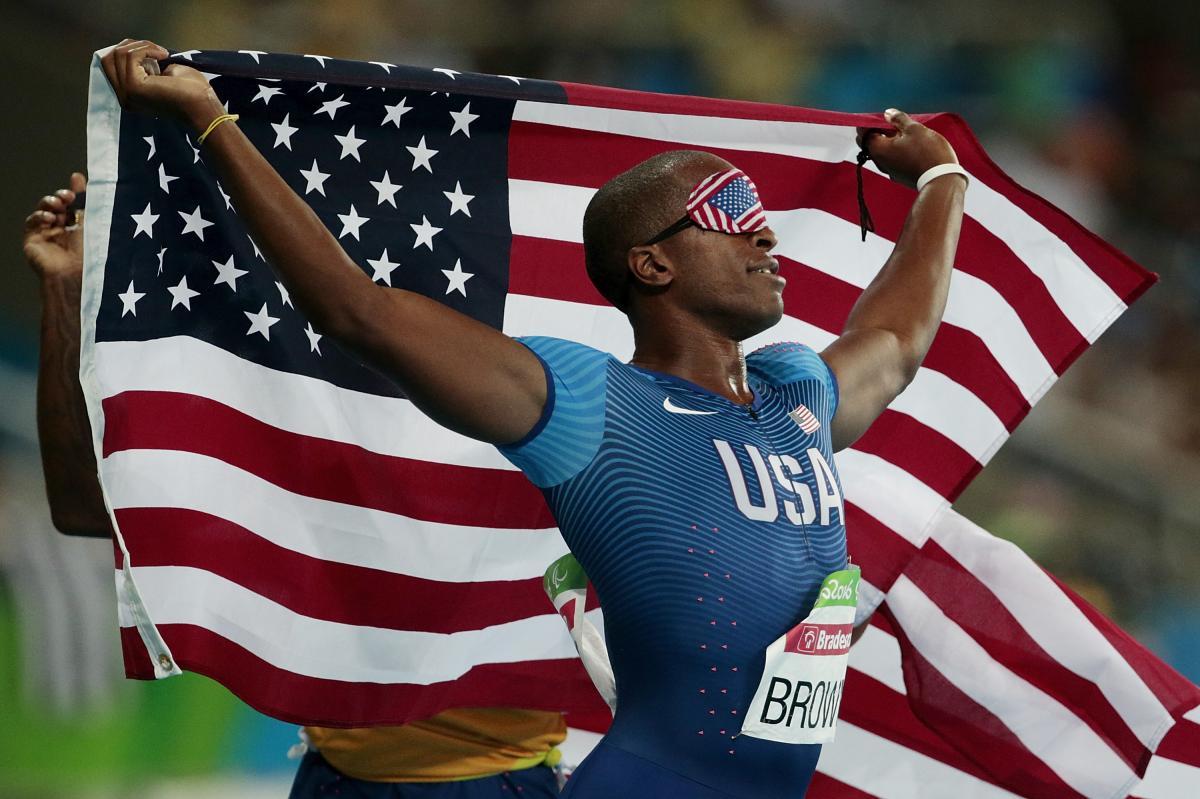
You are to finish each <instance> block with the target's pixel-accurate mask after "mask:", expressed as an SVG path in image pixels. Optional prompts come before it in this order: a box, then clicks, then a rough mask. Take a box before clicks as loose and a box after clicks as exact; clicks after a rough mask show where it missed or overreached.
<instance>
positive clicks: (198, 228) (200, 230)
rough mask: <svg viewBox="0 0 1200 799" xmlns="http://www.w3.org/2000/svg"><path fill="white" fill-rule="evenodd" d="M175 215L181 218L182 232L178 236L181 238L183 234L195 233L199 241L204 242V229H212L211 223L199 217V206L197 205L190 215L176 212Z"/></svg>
mask: <svg viewBox="0 0 1200 799" xmlns="http://www.w3.org/2000/svg"><path fill="white" fill-rule="evenodd" d="M176 213H178V214H179V215H180V216H181V217H183V230H182V231H181V232H180V234H179V235H181V236H182V235H183V234H184V233H195V234H196V235H197V236H199V237H200V241H204V229H205V228H206V227H212V224H213V223H212V222H209V221H208V220H207V219H205V218H204V217H202V216H200V206H198V205H197V206H196V210H195V211H192V212H191V213H190V214H185V213H184V212H183V211H177V212H176Z"/></svg>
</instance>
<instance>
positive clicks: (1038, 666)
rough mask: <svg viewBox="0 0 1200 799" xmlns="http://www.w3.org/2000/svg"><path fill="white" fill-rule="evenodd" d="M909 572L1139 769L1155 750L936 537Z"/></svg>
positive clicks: (999, 658)
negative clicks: (940, 544)
mask: <svg viewBox="0 0 1200 799" xmlns="http://www.w3.org/2000/svg"><path fill="white" fill-rule="evenodd" d="M904 574H905V576H906V577H908V578H909V579H910V580H912V581H913V583H915V584H916V585H917V587H918V588H920V589H921V591H923V592H924V593H925V595H926V596H928V597H929V598H930V599H931V600H933V602H934V603H935V604H936V605H937V606H938V607H939V608H940V609H941V610H942V611H943V612H944V613H945V614H946V615H947V617H948V618H950V619H951V620H952V621H954V622H955V623H957V624H958V625H959V627H961V628H962V629H963V631H964V632H966V633H967V634H968V635H970V636H971V638H972V639H974V640H975V642H976V643H978V644H979V645H980V646H981V647H983V649H984V650H985V651H986V652H987V653H988V655H990V656H991V658H992V659H993V660H995V661H996V662H997V663H999V664H1000V665H1002V666H1004V667H1005V668H1007V669H1009V670H1010V671H1012V672H1013V673H1014V674H1016V675H1017V676H1018V677H1020V678H1021V679H1023V680H1025V681H1027V682H1029V683H1030V684H1032V685H1034V686H1035V687H1037V688H1040V689H1041V690H1042V691H1044V692H1045V693H1047V694H1049V695H1050V696H1051V697H1053V698H1054V699H1056V700H1058V701H1059V702H1061V703H1062V704H1063V705H1064V706H1065V707H1066V708H1067V709H1068V710H1069V711H1071V712H1072V713H1073V714H1074V715H1075V716H1076V717H1077V718H1078V719H1079V721H1080V722H1081V723H1083V724H1087V725H1088V726H1089V727H1091V729H1092V731H1093V732H1095V733H1096V735H1097V736H1099V737H1100V738H1101V739H1102V740H1103V741H1104V742H1105V743H1107V744H1108V745H1109V746H1110V747H1112V749H1113V750H1114V751H1115V752H1116V753H1117V754H1118V755H1119V756H1120V757H1121V759H1122V760H1124V761H1125V763H1126V764H1127V765H1128V766H1129V767H1130V768H1132V769H1133V770H1135V771H1138V772H1139V773H1140V772H1141V771H1142V770H1144V769H1145V767H1146V763H1148V762H1149V760H1150V754H1151V753H1150V751H1149V750H1148V749H1146V747H1145V746H1143V745H1142V743H1141V741H1139V740H1138V738H1137V736H1136V735H1135V734H1134V733H1133V731H1132V730H1130V729H1129V725H1127V724H1126V723H1125V721H1124V719H1122V718H1121V715H1120V714H1119V713H1118V712H1117V710H1116V709H1115V708H1113V706H1112V705H1111V704H1109V702H1108V700H1107V699H1106V698H1105V696H1104V693H1103V692H1102V691H1101V690H1100V688H1099V686H1097V685H1096V683H1094V682H1093V681H1091V680H1088V679H1086V678H1084V677H1080V676H1079V675H1077V674H1075V673H1073V672H1071V671H1070V670H1068V669H1067V668H1065V667H1064V666H1063V665H1062V664H1061V663H1059V662H1058V661H1057V660H1056V659H1054V658H1053V657H1051V656H1050V655H1049V654H1047V653H1046V651H1045V650H1044V649H1042V647H1041V645H1040V644H1039V643H1038V642H1037V640H1036V639H1034V638H1033V637H1032V636H1030V635H1029V633H1028V632H1026V630H1025V628H1024V627H1023V626H1022V625H1021V623H1020V622H1019V621H1017V619H1016V618H1015V617H1014V616H1013V615H1012V613H1010V612H1009V610H1008V608H1007V607H1005V605H1004V603H1003V602H1001V601H1000V600H999V599H997V598H996V596H995V595H994V594H993V593H992V592H991V590H989V589H988V587H987V586H985V585H984V584H983V583H981V582H980V581H979V580H978V579H977V578H976V577H975V576H974V575H972V574H970V573H969V572H968V571H967V570H966V569H965V568H964V567H963V565H962V564H961V563H959V562H958V561H957V560H955V559H954V558H953V557H952V556H951V555H950V553H948V552H946V550H944V549H943V548H942V547H941V546H939V545H938V543H937V542H936V541H932V540H931V541H928V542H927V543H926V544H925V546H923V547H922V548H921V551H920V552H919V553H918V554H917V557H915V558H914V559H913V560H912V562H910V563H909V565H908V567H907V568H906V569H905V570H904Z"/></svg>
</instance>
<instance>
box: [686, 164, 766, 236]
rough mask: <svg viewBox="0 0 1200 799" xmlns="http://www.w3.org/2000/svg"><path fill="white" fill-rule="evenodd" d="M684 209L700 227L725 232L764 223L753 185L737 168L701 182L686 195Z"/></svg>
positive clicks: (752, 228) (746, 230)
mask: <svg viewBox="0 0 1200 799" xmlns="http://www.w3.org/2000/svg"><path fill="white" fill-rule="evenodd" d="M687 212H688V216H690V217H691V218H692V219H693V220H695V221H696V223H698V224H699V225H700V226H701V227H703V228H705V229H707V230H721V231H724V232H725V233H750V232H752V231H755V230H761V229H762V228H764V227H766V224H767V215H766V211H765V210H764V209H763V207H762V201H761V200H760V199H759V196H758V192H757V191H756V190H755V188H754V184H753V183H752V182H751V181H750V179H749V178H748V177H746V174H745V173H744V172H742V170H740V169H736V168H735V169H728V170H726V171H724V172H718V173H717V174H715V175H709V176H708V177H706V178H705V179H704V180H702V181H700V184H699V185H698V186H696V188H694V189H692V193H691V194H689V195H688V199H687Z"/></svg>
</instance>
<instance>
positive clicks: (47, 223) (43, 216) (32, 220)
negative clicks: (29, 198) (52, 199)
mask: <svg viewBox="0 0 1200 799" xmlns="http://www.w3.org/2000/svg"><path fill="white" fill-rule="evenodd" d="M54 219H55V216H54V214H52V213H50V212H49V211H34V212H33V213H32V214H30V215H29V216H27V217H25V232H26V233H27V234H28V233H35V232H39V231H41V230H43V229H45V228H48V227H52V226H53V225H54Z"/></svg>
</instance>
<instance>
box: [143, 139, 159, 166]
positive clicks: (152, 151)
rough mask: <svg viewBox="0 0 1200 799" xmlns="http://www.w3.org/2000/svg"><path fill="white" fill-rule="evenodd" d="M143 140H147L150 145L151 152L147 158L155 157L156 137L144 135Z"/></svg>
mask: <svg viewBox="0 0 1200 799" xmlns="http://www.w3.org/2000/svg"><path fill="white" fill-rule="evenodd" d="M142 141H144V142H146V144H148V145H150V152H149V153H147V154H146V160H147V161H149V160H150V159H151V158H153V157H154V153H155V152H156V148H155V146H154V137H153V136H143V137H142Z"/></svg>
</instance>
